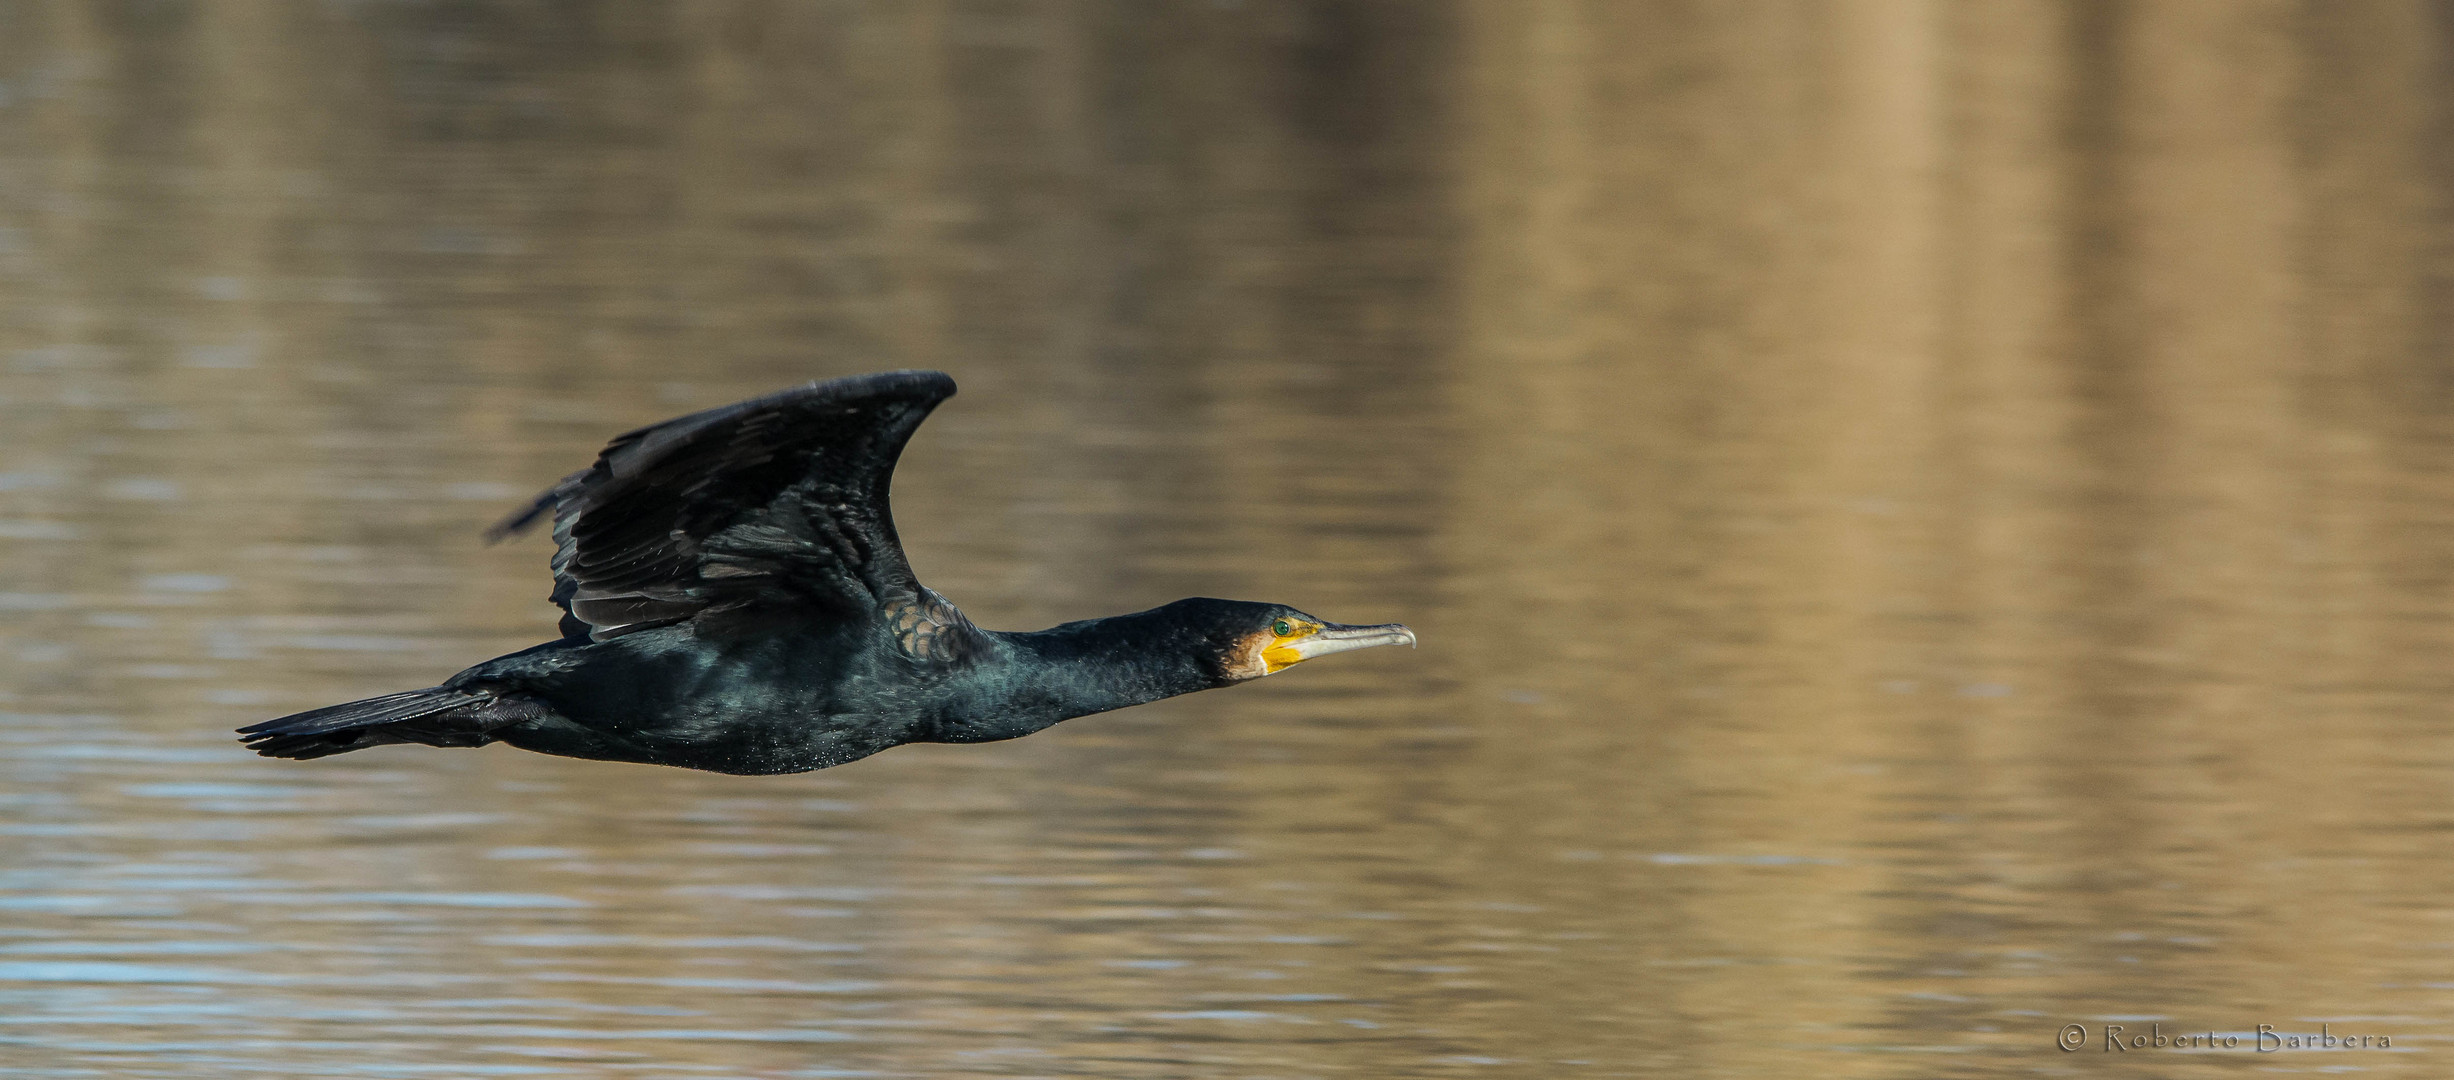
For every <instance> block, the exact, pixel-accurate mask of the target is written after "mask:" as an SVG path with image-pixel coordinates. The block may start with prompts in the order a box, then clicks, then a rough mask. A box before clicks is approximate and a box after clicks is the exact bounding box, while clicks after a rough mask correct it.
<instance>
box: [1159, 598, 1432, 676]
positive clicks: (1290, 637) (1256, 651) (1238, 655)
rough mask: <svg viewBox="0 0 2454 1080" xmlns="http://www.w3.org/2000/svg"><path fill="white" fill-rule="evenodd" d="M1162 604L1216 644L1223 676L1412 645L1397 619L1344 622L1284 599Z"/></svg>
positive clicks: (1261, 673)
mask: <svg viewBox="0 0 2454 1080" xmlns="http://www.w3.org/2000/svg"><path fill="white" fill-rule="evenodd" d="M1161 610H1164V611H1167V612H1169V613H1170V614H1171V615H1173V616H1175V617H1176V618H1177V619H1180V620H1182V621H1183V622H1185V623H1187V624H1190V625H1194V626H1198V627H1200V628H1201V632H1202V636H1203V637H1204V638H1205V639H1207V640H1208V641H1209V642H1210V644H1211V646H1212V648H1213V649H1215V650H1216V655H1217V662H1218V666H1219V674H1220V676H1221V678H1222V680H1223V681H1224V682H1230V683H1238V682H1245V681H1248V680H1252V679H1258V678H1260V677H1262V676H1264V675H1275V674H1277V673H1279V672H1281V671H1285V670H1286V669H1288V668H1291V667H1294V666H1295V665H1297V664H1300V663H1303V662H1304V661H1306V660H1310V659H1312V658H1314V657H1316V656H1327V655H1329V654H1331V653H1342V652H1351V651H1353V650H1356V649H1369V648H1371V647H1373V646H1375V645H1405V646H1408V647H1412V646H1413V645H1414V631H1412V630H1409V629H1407V628H1406V627H1405V626H1404V625H1403V624H1400V623H1381V624H1379V625H1377V626H1348V625H1346V624H1344V623H1334V622H1329V621H1327V620H1325V619H1317V618H1314V617H1312V616H1310V615H1306V614H1304V613H1303V612H1301V611H1297V610H1295V609H1294V608H1291V607H1288V606H1286V605H1285V604H1257V603H1253V602H1251V601H1246V600H1211V599H1206V598H1201V599H1192V600H1178V601H1176V602H1175V603H1173V604H1169V605H1167V607H1166V608H1163V609H1161Z"/></svg>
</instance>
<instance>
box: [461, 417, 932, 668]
mask: <svg viewBox="0 0 2454 1080" xmlns="http://www.w3.org/2000/svg"><path fill="white" fill-rule="evenodd" d="M953 394H954V380H952V379H949V378H947V377H946V376H944V375H942V374H939V373H936V372H925V371H900V372H889V373H885V374H880V375H868V376H862V377H860V378H853V379H838V380H835V381H833V382H825V383H812V384H810V385H808V386H804V387H799V388H796V389H792V390H787V391H784V392H782V393H777V394H770V395H767V396H765V397H760V398H753V399H751V400H749V401H744V402H740V403H738V404H734V405H727V406H724V407H723V408H718V409H709V410H707V411H705V412H699V413H692V414H691V415H688V416H684V417H680V418H678V419H674V420H668V421H666V422H664V423H661V424H656V425H653V426H650V427H644V428H640V429H639V430H637V431H632V432H629V433H627V434H624V435H621V436H618V437H616V438H615V439H614V440H613V441H612V442H611V443H608V444H607V445H606V447H605V450H604V452H603V453H601V454H599V455H598V456H597V460H596V464H595V465H594V466H592V467H590V468H588V469H585V470H582V471H580V472H577V473H573V474H572V475H571V476H569V477H567V478H565V479H564V480H563V481H562V482H561V483H559V484H556V485H554V487H553V488H551V489H549V490H548V491H546V492H545V493H544V494H543V495H541V496H539V497H538V498H537V500H536V502H535V503H534V504H532V505H531V506H529V507H528V508H527V509H526V510H523V511H522V512H520V513H519V514H516V515H514V516H512V517H511V518H509V519H506V520H505V521H504V522H503V523H502V524H500V525H497V526H495V528H494V530H493V532H492V533H491V535H493V536H495V537H498V538H499V537H502V536H506V535H509V534H511V533H514V532H518V531H520V530H521V529H524V528H526V527H528V526H529V525H531V524H533V523H534V522H535V521H536V520H537V518H539V517H540V516H542V515H543V514H544V513H545V512H546V511H547V510H549V509H550V510H552V511H553V513H554V540H555V552H554V561H553V566H554V579H555V588H554V594H553V599H554V602H555V603H556V604H558V605H561V607H562V608H563V610H564V611H565V612H567V613H568V614H569V615H570V616H571V617H572V618H573V619H574V620H576V621H577V623H579V624H580V625H578V626H569V625H567V624H566V629H567V630H572V631H578V632H580V633H584V634H585V636H587V637H588V638H590V639H592V640H597V641H604V640H607V639H610V638H614V637H619V636H621V635H624V634H630V633H636V632H638V631H641V630H646V629H649V628H652V627H657V626H666V625H670V624H673V623H677V622H682V621H685V620H688V619H691V618H694V617H696V616H698V615H701V614H703V613H707V612H710V611H715V610H721V609H727V608H737V607H750V606H762V605H797V606H800V607H804V608H811V609H826V608H830V607H835V608H842V609H848V611H847V613H853V612H857V613H860V614H869V613H877V612H881V611H883V610H885V609H886V608H888V607H889V606H890V605H897V604H900V603H902V602H904V601H905V600H906V598H909V597H913V596H918V595H921V594H922V593H923V591H924V590H922V589H921V586H920V583H919V582H918V581H916V580H914V579H913V577H912V569H911V565H910V563H908V562H907V561H906V560H905V559H904V555H903V545H902V543H901V542H900V541H899V540H898V539H897V538H896V536H895V525H894V517H893V514H892V513H891V512H890V511H889V509H888V505H887V490H888V486H889V484H890V481H891V479H892V477H893V474H894V468H895V460H896V459H897V458H898V457H899V456H901V454H902V452H903V446H904V444H905V443H906V442H908V441H909V440H910V439H911V437H912V432H913V430H914V429H916V428H918V427H919V426H920V422H921V421H922V420H923V419H925V418H926V417H927V416H928V415H929V412H930V410H932V409H934V408H936V407H937V405H938V403H939V402H942V401H944V400H946V399H947V398H948V397H951V396H953ZM940 651H941V652H942V651H943V650H940Z"/></svg>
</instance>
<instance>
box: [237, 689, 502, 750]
mask: <svg viewBox="0 0 2454 1080" xmlns="http://www.w3.org/2000/svg"><path fill="white" fill-rule="evenodd" d="M507 704H511V703H510V702H508V701H506V700H505V699H502V698H498V697H495V696H493V695H491V694H472V693H467V692H465V691H460V690H451V689H447V688H444V687H440V686H431V687H428V688H426V689H424V690H410V691H407V692H405V693H399V694H385V695H383V696H381V697H371V698H366V699H364V700H362V701H349V702H343V703H341V704H339V705H327V706H325V707H323V708H320V709H309V710H307V711H306V712H301V713H291V714H290V715H288V716H282V717H276V718H274V719H271V720H266V721H264V722H263V723H260V724H250V725H248V726H246V727H243V728H240V729H238V732H239V734H240V735H242V736H244V738H243V739H242V740H241V741H242V742H245V743H246V744H247V748H248V749H250V750H253V751H255V752H256V753H259V754H262V755H264V756H265V757H278V758H297V759H306V758H319V757H329V756H331V755H333V754H344V753H348V752H349V751H352V750H363V749H365V748H367V747H370V746H382V745H385V744H387V743H404V742H407V743H424V744H425V745H428V746H483V745H485V744H486V743H489V742H492V741H493V737H492V735H491V734H490V732H491V731H493V730H494V729H495V728H499V727H502V726H504V725H506V724H509V723H517V722H519V721H520V720H522V719H525V718H526V715H523V712H524V711H523V710H520V709H516V708H515V709H508V710H507V709H504V708H502V707H501V706H503V705H507ZM526 712H528V713H530V714H533V710H527V711H526Z"/></svg>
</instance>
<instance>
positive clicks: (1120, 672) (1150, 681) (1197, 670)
mask: <svg viewBox="0 0 2454 1080" xmlns="http://www.w3.org/2000/svg"><path fill="white" fill-rule="evenodd" d="M988 636H990V637H991V638H994V639H996V641H997V644H998V646H999V647H998V648H997V649H996V653H997V656H996V659H994V660H992V661H990V662H988V663H986V664H983V665H981V667H980V668H979V669H978V671H977V674H976V676H975V680H976V681H975V683H974V687H975V690H974V692H975V694H976V695H977V696H976V697H975V698H974V704H973V706H972V707H971V708H968V709H966V710H965V712H966V713H968V714H969V716H970V717H972V718H973V719H971V720H969V721H966V722H964V723H962V724H960V725H958V726H956V727H954V728H953V729H952V730H943V731H941V738H944V740H945V741H948V742H982V741H988V740H991V739H1011V738H1015V737H1017V736H1021V735H1028V734H1030V733H1032V732H1034V731H1038V730H1040V729H1041V728H1045V727H1047V726H1049V725H1051V724H1054V723H1056V722H1058V721H1060V720H1068V719H1072V718H1073V717H1077V716H1088V715H1090V714H1092V713H1100V712H1107V711H1108V710H1110V709H1122V708H1125V707H1127V706H1131V705H1142V704H1146V703H1149V702H1153V701H1157V700H1159V699H1161V698H1170V697H1175V696H1176V695H1178V694H1189V693H1192V692H1194V691H1196V690H1208V689H1210V688H1212V687H1215V686H1220V685H1223V683H1222V681H1221V680H1220V678H1219V677H1218V676H1217V675H1216V674H1215V671H1216V668H1215V665H1213V664H1210V663H1206V662H1205V661H1204V658H1203V657H1204V651H1205V649H1207V648H1209V646H1208V644H1207V642H1206V641H1204V640H1203V639H1201V638H1199V637H1198V636H1197V635H1195V634H1192V633H1190V632H1188V631H1187V630H1186V629H1185V628H1182V627H1179V626H1177V625H1175V624H1174V623H1173V622H1172V621H1171V620H1169V619H1166V618H1163V617H1160V616H1159V615H1158V613H1157V612H1155V611H1144V612H1136V613H1134V614H1131V615H1116V616H1111V617H1109V618H1105V619H1091V620H1087V621H1084V622H1074V623H1066V624H1065V625H1063V626H1057V627H1052V628H1050V629H1047V630H1038V631H1033V632H1030V633H998V632H989V634H988ZM943 727H945V725H941V728H943ZM949 736H951V737H949Z"/></svg>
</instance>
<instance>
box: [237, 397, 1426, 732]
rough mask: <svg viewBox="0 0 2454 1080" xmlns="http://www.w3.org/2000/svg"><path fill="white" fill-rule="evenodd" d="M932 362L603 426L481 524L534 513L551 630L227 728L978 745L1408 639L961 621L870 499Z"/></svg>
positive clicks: (1296, 622) (1288, 623) (1179, 624)
mask: <svg viewBox="0 0 2454 1080" xmlns="http://www.w3.org/2000/svg"><path fill="white" fill-rule="evenodd" d="M953 394H954V380H953V379H951V378H948V377H947V376H945V375H944V374H941V373H938V372H934V371H899V372H887V373H883V374H876V375H863V376H857V377H854V378H848V379H836V380H833V381H831V382H817V383H811V384H809V385H807V386H802V387H797V388H795V389H791V390H786V391H783V392H781V393H777V394H770V395H768V396H766V397H760V398H753V399H751V400H749V401H744V402H741V403H739V404H734V405H727V406H724V407H723V408H718V409H710V410H707V411H705V412H699V413H692V414H691V415H688V416H684V417H680V418H678V419H674V420H668V421H665V422H664V423H661V424H657V425H654V426H652V427H644V428H641V429H639V430H637V431H633V432H631V433H629V434H627V435H623V436H620V437H618V438H616V439H614V440H613V441H612V442H611V443H609V444H607V445H606V447H605V450H604V452H603V453H601V454H599V455H598V456H597V460H596V464H595V465H594V466H592V467H590V468H588V469H585V470H582V471H580V472H577V473H573V474H571V475H570V476H569V477H567V478H565V479H564V480H563V481H562V482H561V483H558V484H556V485H554V486H553V487H552V488H551V489H549V490H547V491H546V492H545V493H544V494H543V495H541V496H539V497H538V498H537V500H536V502H535V503H534V504H533V505H531V506H529V507H527V508H526V509H524V510H522V511H520V512H519V513H516V514H514V515H512V516H511V517H510V518H508V519H506V520H505V521H503V522H502V523H501V524H499V525H497V526H495V527H494V529H493V530H492V532H491V533H490V535H491V536H493V537H496V538H499V537H502V536H505V535H509V534H511V533H514V532H518V531H520V530H522V529H524V528H527V527H528V526H529V525H531V524H533V523H535V522H536V520H537V519H538V518H539V517H540V516H541V515H543V514H544V513H545V512H546V511H547V510H552V511H553V514H554V529H553V532H554V542H555V545H556V546H555V550H554V559H553V568H554V592H553V601H554V603H555V604H557V605H559V606H560V607H561V608H562V610H563V617H562V637H561V638H560V639H559V640H556V641H549V642H547V643H545V644H543V645H538V646H536V647H534V648H530V649H524V650H522V651H520V652H516V653H512V654H510V655H508V656H501V657H497V658H495V659H492V660H488V661H486V662H485V663H482V664H479V665H477V666H476V667H472V668H470V669H468V670H466V671H463V672H461V673H460V674H458V675H454V676H452V677H451V678H449V679H446V680H444V682H443V684H442V685H440V686H433V687H428V688H426V689H424V690H411V691H408V692H406V693H399V694H386V695H384V696H382V697H374V698H368V699H366V700H364V701H353V702H349V703H347V704H342V705H332V706H328V707H325V708H321V709H313V710H310V711H307V712H302V713H296V714H293V715H290V716H284V717H281V718H280V719H277V720H267V721H265V722H263V723H260V724H256V725H253V726H250V727H244V728H240V729H239V732H240V733H241V734H242V735H244V736H245V737H246V738H245V742H246V743H247V745H248V746H250V747H252V748H254V750H255V751H256V752H257V753H259V754H263V755H265V756H267V757H282V758H317V757H325V756H327V755H331V754H340V753H347V752H349V751H351V750H360V749H364V748H366V747H369V746H381V745H384V744H386V743H420V744H423V745H426V746H483V745H485V744H487V743H492V742H505V743H510V744H511V745H513V746H517V747H519V748H521V749H523V750H534V751H537V752H539V753H546V754H560V755H563V756H566V757H579V758H597V759H601V760H608V761H635V762H644V763H648V764H654V765H678V766H681V767H683V768H691V769H707V770H711V771H715V772H724V773H746V774H762V773H790V772H806V771H808V770H811V769H823V768H826V767H828V766H830V765H841V764H843V763H845V762H847V761H853V760H857V759H859V758H863V757H867V756H869V755H871V754H874V753H877V752H878V751H880V750H884V749H886V748H887V747H890V746H896V745H899V744H902V743H912V742H989V741H992V740H997V739H1011V738H1015V737H1017V736H1022V735H1028V734H1030V733H1032V732H1034V731H1038V730H1040V729H1042V728H1045V727H1047V726H1049V725H1051V724H1054V723H1056V722H1058V721H1060V720H1065V719H1069V718H1072V717H1076V716H1085V715H1089V714H1091V713H1097V712H1106V711H1107V710H1109V709H1121V708H1124V707H1125V706H1128V705H1139V704H1142V703H1144V702H1150V701H1157V700H1159V699H1160V698H1165V697H1173V696H1175V695H1177V694H1185V693H1191V692H1192V691H1195V690H1208V689H1212V688H1214V687H1220V686H1228V685H1232V684H1234V683H1239V682H1244V681H1247V680H1251V679H1256V678H1260V677H1261V676H1264V675H1269V674H1272V673H1275V672H1277V671H1280V670H1282V669H1284V668H1287V667H1289V666H1292V665H1294V664H1296V663H1299V662H1301V661H1304V660H1308V659H1310V658H1312V657H1315V656H1325V655H1327V654H1330V653H1336V652H1346V651H1348V650H1350V649H1362V648H1369V647H1371V646H1374V645H1394V644H1400V643H1403V644H1407V645H1412V644H1414V632H1413V631H1411V630H1408V629H1407V628H1405V627H1404V626H1401V625H1398V624H1396V623H1388V624H1384V625H1380V626H1344V625H1340V624H1338V623H1332V622H1324V621H1322V620H1320V619H1316V618H1314V617H1312V616H1310V615H1306V614H1304V613H1303V612H1301V611H1297V610H1295V609H1294V608H1291V607H1287V606H1285V605H1283V604H1258V603H1248V602H1245V601H1239V600H1211V599H1192V600H1179V601H1176V602H1175V603H1172V604H1168V605H1166V606H1164V607H1158V608H1153V609H1151V610H1149V611H1143V612H1138V613H1135V614H1131V615H1116V616H1111V617H1109V618H1105V619H1090V620H1086V621H1082V622H1071V623H1066V624H1064V625H1062V626H1058V627H1054V628H1051V629H1047V630H1040V631H1035V632H1031V633H1008V632H1004V631H997V630H982V629H980V628H978V627H975V626H973V625H972V624H971V621H970V620H968V619H966V618H964V617H963V613H962V612H960V611H957V610H955V607H954V605H953V604H950V603H948V602H947V601H946V599H945V598H944V597H942V596H939V595H938V594H936V593H935V592H932V591H930V590H929V589H927V588H926V587H924V586H922V585H921V584H920V582H918V581H916V580H914V579H913V577H912V568H911V565H910V564H909V563H908V562H906V561H905V559H904V555H903V546H902V544H901V542H899V541H898V540H897V539H896V537H895V524H894V520H893V518H892V517H891V516H890V515H889V514H888V512H887V505H886V492H887V482H888V478H889V477H890V476H891V475H892V473H893V472H894V467H895V458H896V457H897V456H898V455H899V454H901V453H902V452H903V446H904V443H905V442H907V441H908V440H910V438H911V436H912V431H913V429H915V428H917V427H919V426H920V422H921V420H922V419H923V418H925V417H927V416H928V415H929V411H930V410H932V409H934V408H936V407H937V405H938V403H939V402H942V401H944V400H946V399H947V398H948V397H951V396H953Z"/></svg>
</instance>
